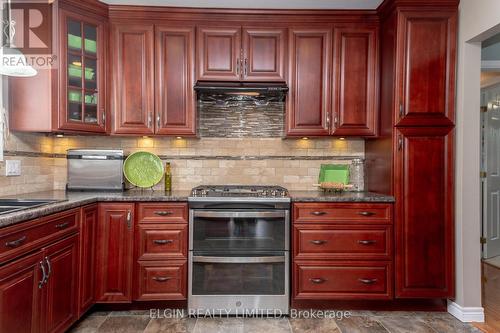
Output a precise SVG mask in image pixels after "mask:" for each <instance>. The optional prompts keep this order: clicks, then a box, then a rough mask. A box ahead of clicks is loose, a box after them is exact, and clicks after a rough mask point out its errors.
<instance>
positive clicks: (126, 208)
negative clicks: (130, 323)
mask: <svg viewBox="0 0 500 333" xmlns="http://www.w3.org/2000/svg"><path fill="white" fill-rule="evenodd" d="M98 216H99V219H98V222H97V256H96V267H97V271H96V284H97V285H96V302H103V303H127V302H130V301H131V300H132V272H133V249H134V204H133V203H103V204H99V215H98Z"/></svg>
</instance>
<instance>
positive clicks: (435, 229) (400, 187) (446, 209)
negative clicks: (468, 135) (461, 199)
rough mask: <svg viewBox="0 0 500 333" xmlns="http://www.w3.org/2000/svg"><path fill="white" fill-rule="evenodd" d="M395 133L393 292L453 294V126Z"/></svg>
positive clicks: (405, 294)
mask: <svg viewBox="0 0 500 333" xmlns="http://www.w3.org/2000/svg"><path fill="white" fill-rule="evenodd" d="M395 135H396V139H395V145H396V146H395V154H396V166H395V184H396V185H395V186H396V188H395V197H396V202H397V203H398V205H396V225H395V234H396V243H395V245H396V246H395V247H396V288H395V290H396V297H399V298H453V297H454V279H455V277H454V237H453V235H454V231H453V221H454V218H453V195H454V190H453V175H454V171H453V156H454V155H453V129H452V128H450V127H420V128H411V127H409V128H407V127H400V128H398V130H397V131H396V134H395Z"/></svg>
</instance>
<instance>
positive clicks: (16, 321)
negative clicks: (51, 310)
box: [0, 250, 43, 333]
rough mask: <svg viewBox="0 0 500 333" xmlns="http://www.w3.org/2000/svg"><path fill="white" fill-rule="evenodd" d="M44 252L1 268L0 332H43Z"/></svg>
mask: <svg viewBox="0 0 500 333" xmlns="http://www.w3.org/2000/svg"><path fill="white" fill-rule="evenodd" d="M42 260H43V253H42V251H41V250H39V251H37V252H35V253H33V254H31V255H29V256H27V257H24V258H22V259H18V260H15V261H13V262H11V263H10V264H7V265H5V266H3V267H0V309H1V311H0V332H16V333H31V332H40V330H39V326H40V324H39V320H40V316H43V314H42V313H41V311H40V307H41V291H42V290H41V289H40V288H39V285H40V284H41V281H42V280H43V279H42V269H41V265H42Z"/></svg>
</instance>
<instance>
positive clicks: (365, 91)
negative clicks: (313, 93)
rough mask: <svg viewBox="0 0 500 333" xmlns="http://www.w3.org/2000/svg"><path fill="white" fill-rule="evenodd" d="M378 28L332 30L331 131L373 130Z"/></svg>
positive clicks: (370, 132)
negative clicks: (332, 85) (332, 82)
mask: <svg viewBox="0 0 500 333" xmlns="http://www.w3.org/2000/svg"><path fill="white" fill-rule="evenodd" d="M377 34H378V29H377V28H376V27H373V28H371V27H338V28H335V30H334V48H333V49H334V57H333V62H334V71H333V80H334V87H333V102H332V109H333V134H334V135H355V136H373V135H375V134H376V132H377V118H378V117H377V104H378V98H377V93H378V89H377V84H378V83H377V82H378V70H377V68H378V55H377V54H378V41H377V40H378V38H377Z"/></svg>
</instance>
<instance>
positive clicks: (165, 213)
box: [155, 210, 173, 216]
mask: <svg viewBox="0 0 500 333" xmlns="http://www.w3.org/2000/svg"><path fill="white" fill-rule="evenodd" d="M155 214H156V215H159V216H167V215H172V214H173V212H171V211H166V210H160V211H157V212H155Z"/></svg>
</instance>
